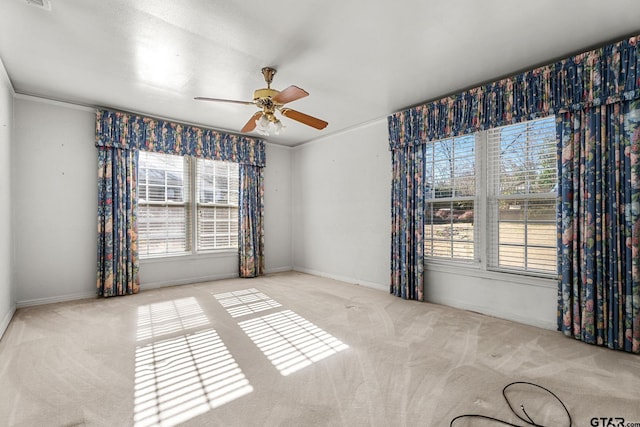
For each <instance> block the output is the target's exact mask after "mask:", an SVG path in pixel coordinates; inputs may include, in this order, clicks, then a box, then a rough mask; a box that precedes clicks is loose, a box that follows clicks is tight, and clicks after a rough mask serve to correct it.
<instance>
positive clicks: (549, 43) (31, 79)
mask: <svg viewBox="0 0 640 427" xmlns="http://www.w3.org/2000/svg"><path fill="white" fill-rule="evenodd" d="M50 4H51V10H44V9H42V8H39V7H36V6H32V5H29V4H28V3H27V0H0V58H1V59H2V62H3V63H4V65H5V68H6V69H7V72H8V74H9V77H10V78H11V81H12V83H13V85H14V88H15V90H16V91H17V92H18V93H22V94H27V95H35V96H40V97H44V98H50V99H54V100H60V101H67V102H71V103H76V104H81V105H88V106H105V107H110V108H115V109H121V110H126V111H132V112H137V113H142V114H146V115H151V116H156V117H161V118H168V119H172V120H175V121H181V122H187V123H194V124H198V125H202V126H207V127H213V128H216V129H221V130H226V131H231V132H237V131H238V130H239V129H240V128H242V126H243V125H244V124H245V122H246V121H247V120H248V119H249V117H250V116H251V115H252V114H253V113H254V112H255V111H257V110H256V109H255V108H256V107H254V106H246V105H237V104H221V103H215V104H214V103H207V102H202V101H194V100H193V97H194V96H207V97H216V98H230V99H237V100H250V99H251V97H252V94H253V90H254V89H257V88H260V87H264V80H263V77H262V75H261V74H260V69H261V68H262V67H263V66H273V67H275V68H277V70H278V73H277V74H276V76H275V78H274V82H273V84H272V87H274V88H275V89H280V90H282V89H284V88H285V87H287V86H289V85H292V84H295V85H297V86H300V87H302V88H304V89H305V90H307V91H308V92H309V93H310V96H309V97H307V98H304V99H300V100H298V101H295V102H292V103H291V104H289V106H290V107H291V108H294V109H296V110H299V111H302V112H305V113H307V114H310V115H312V116H316V117H319V118H321V119H324V120H326V121H328V122H329V126H328V127H327V128H326V129H325V130H322V131H318V130H316V129H313V128H309V127H307V126H304V125H302V124H300V123H297V122H294V121H291V120H289V119H287V118H284V119H283V122H284V123H285V125H286V129H285V131H284V132H283V134H281V135H280V136H270V137H267V138H266V139H267V140H268V141H270V142H273V143H277V144H283V145H289V146H294V145H298V144H301V143H304V142H307V141H311V140H314V139H317V138H320V137H322V136H324V135H328V134H332V133H336V132H340V131H343V130H345V129H348V128H352V127H354V126H358V125H360V124H363V123H367V122H369V121H372V120H376V119H380V118H383V117H385V116H387V115H389V114H391V113H393V112H395V111H398V110H402V109H404V108H407V107H409V106H412V105H416V104H420V103H423V102H425V101H427V100H431V99H434V98H437V97H440V96H443V95H447V94H450V93H452V92H455V91H458V90H461V89H465V88H468V87H472V86H475V85H478V84H480V83H483V82H486V81H490V80H495V79H497V78H499V77H503V76H506V75H509V74H513V73H515V72H518V71H522V70H525V69H528V68H531V67H533V66H536V65H541V64H544V63H548V62H550V61H552V60H554V59H557V58H560V57H563V56H567V55H569V54H572V53H576V52H579V51H582V50H586V49H588V48H591V47H594V46H597V45H599V44H602V43H604V42H608V41H612V40H616V39H618V38H622V37H624V36H627V35H631V34H634V33H636V32H640V1H638V0H607V1H606V2H605V1H602V0H563V1H555V0H536V1H515V0H484V1H479V0H448V1H444V0H441V1H435V0H395V1H383V0H377V1H364V0H362V1H358V0H340V1H331V0H322V1H320V0H272V1H270V2H266V1H261V0H181V1H169V0H104V1H101V2H100V1H97V0H50Z"/></svg>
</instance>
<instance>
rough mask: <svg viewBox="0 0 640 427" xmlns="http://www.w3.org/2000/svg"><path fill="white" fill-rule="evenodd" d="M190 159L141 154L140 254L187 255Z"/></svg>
mask: <svg viewBox="0 0 640 427" xmlns="http://www.w3.org/2000/svg"><path fill="white" fill-rule="evenodd" d="M189 182H190V177H189V158H188V157H181V156H172V155H168V154H161V153H149V152H145V151H141V152H139V157H138V253H139V255H140V256H141V257H143V258H144V257H149V256H153V255H170V254H184V253H187V252H188V251H189V250H190V241H189V228H190V226H189V222H190V221H189V218H190V214H189V194H190V192H189Z"/></svg>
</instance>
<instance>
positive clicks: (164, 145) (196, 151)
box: [96, 110, 265, 167]
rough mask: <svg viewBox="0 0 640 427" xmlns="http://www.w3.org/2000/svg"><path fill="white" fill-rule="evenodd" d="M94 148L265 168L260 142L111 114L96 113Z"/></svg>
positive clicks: (240, 136)
mask: <svg viewBox="0 0 640 427" xmlns="http://www.w3.org/2000/svg"><path fill="white" fill-rule="evenodd" d="M96 146H98V147H117V148H122V149H129V150H134V149H135V150H143V151H153V152H157V153H165V154H174V155H177V156H195V157H199V158H204V159H213V160H223V161H229V162H234V163H240V164H246V165H254V166H260V167H264V165H265V149H264V141H262V140H261V139H254V138H248V137H246V136H242V135H232V134H226V133H222V132H217V131H215V130H212V129H204V128H199V127H196V126H189V125H183V124H179V123H173V122H169V121H166V120H158V119H152V118H149V117H144V116H138V115H135V114H129V113H123V112H120V111H112V110H98V112H97V115H96Z"/></svg>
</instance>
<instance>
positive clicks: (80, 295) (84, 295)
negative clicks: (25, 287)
mask: <svg viewBox="0 0 640 427" xmlns="http://www.w3.org/2000/svg"><path fill="white" fill-rule="evenodd" d="M88 298H96V293H95V291H91V292H76V293H73V294H67V295H58V296H55V297H47V298H36V299H28V300H22V301H18V302H17V303H16V307H17V308H25V307H32V306H35V305H44V304H55V303H57V302H65V301H74V300H79V299H88Z"/></svg>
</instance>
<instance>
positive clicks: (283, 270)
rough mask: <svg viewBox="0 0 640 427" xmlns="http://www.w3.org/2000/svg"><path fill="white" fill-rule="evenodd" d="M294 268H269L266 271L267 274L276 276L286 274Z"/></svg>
mask: <svg viewBox="0 0 640 427" xmlns="http://www.w3.org/2000/svg"><path fill="white" fill-rule="evenodd" d="M292 270H293V267H291V266H287V267H277V268H268V269H266V270H265V274H275V273H286V272H287V271H292Z"/></svg>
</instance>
